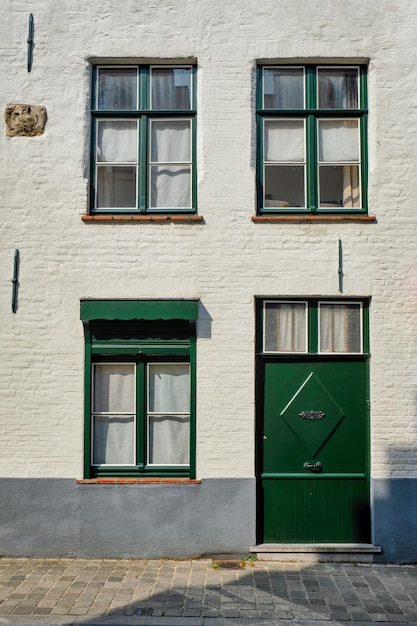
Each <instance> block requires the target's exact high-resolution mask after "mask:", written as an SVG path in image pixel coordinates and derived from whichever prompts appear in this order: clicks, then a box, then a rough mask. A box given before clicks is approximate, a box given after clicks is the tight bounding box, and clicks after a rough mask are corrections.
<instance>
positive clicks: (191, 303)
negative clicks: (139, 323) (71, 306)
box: [80, 299, 199, 321]
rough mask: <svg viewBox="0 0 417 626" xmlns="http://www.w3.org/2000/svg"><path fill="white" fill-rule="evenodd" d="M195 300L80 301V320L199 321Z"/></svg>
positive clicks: (196, 300) (196, 301)
mask: <svg viewBox="0 0 417 626" xmlns="http://www.w3.org/2000/svg"><path fill="white" fill-rule="evenodd" d="M198 302H199V301H198V299H194V300H87V299H81V301H80V319H81V320H84V321H89V320H99V319H101V320H135V319H138V320H139V319H143V320H174V319H182V320H197V319H198Z"/></svg>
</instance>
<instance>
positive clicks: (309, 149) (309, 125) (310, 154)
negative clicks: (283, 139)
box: [306, 114, 318, 213]
mask: <svg viewBox="0 0 417 626" xmlns="http://www.w3.org/2000/svg"><path fill="white" fill-rule="evenodd" d="M306 143H307V146H306V161H307V163H306V167H307V207H308V209H309V210H310V211H311V212H312V213H315V212H316V211H317V207H318V184H317V181H318V165H317V160H318V155H317V120H316V116H315V115H313V114H310V115H307V118H306Z"/></svg>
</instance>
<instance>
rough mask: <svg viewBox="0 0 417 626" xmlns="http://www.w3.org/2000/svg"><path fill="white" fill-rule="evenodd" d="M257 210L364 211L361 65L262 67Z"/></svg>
mask: <svg viewBox="0 0 417 626" xmlns="http://www.w3.org/2000/svg"><path fill="white" fill-rule="evenodd" d="M258 86H259V89H258V138H259V141H258V209H259V212H260V213H263V214H265V213H290V212H291V213H336V214H337V213H341V214H344V213H366V114H367V110H366V106H367V105H366V68H365V67H362V66H352V67H341V66H329V67H327V66H311V65H308V66H303V67H298V66H297V67H295V66H292V67H284V66H282V67H281V66H277V67H273V66H267V67H260V68H259V74H258Z"/></svg>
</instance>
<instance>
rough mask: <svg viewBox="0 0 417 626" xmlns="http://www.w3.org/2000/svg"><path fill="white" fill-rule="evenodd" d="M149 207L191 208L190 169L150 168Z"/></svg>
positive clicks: (182, 167) (176, 167) (181, 167)
mask: <svg viewBox="0 0 417 626" xmlns="http://www.w3.org/2000/svg"><path fill="white" fill-rule="evenodd" d="M151 207H154V208H165V207H166V208H172V209H175V208H189V207H191V169H190V167H187V166H186V167H184V166H170V167H168V166H152V167H151Z"/></svg>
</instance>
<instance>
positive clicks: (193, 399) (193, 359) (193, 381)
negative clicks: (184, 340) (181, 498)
mask: <svg viewBox="0 0 417 626" xmlns="http://www.w3.org/2000/svg"><path fill="white" fill-rule="evenodd" d="M190 344H191V345H190V478H191V479H195V478H196V438H197V433H196V431H197V420H196V403H197V340H196V337H194V336H193V337H190Z"/></svg>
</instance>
